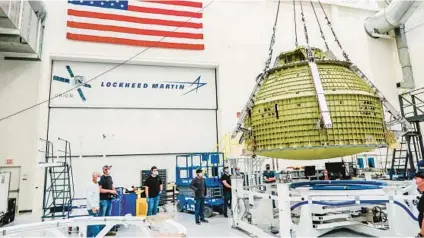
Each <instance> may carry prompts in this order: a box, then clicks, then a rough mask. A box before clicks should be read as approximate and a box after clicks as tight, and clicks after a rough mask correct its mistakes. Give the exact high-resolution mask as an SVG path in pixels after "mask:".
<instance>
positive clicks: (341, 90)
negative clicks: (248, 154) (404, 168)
mask: <svg viewBox="0 0 424 238" xmlns="http://www.w3.org/2000/svg"><path fill="white" fill-rule="evenodd" d="M314 53H315V54H316V64H317V67H318V72H319V76H320V80H321V84H322V87H323V89H324V95H325V101H326V104H327V106H328V109H329V113H330V118H331V121H332V128H324V127H323V124H322V120H321V118H322V116H321V108H320V106H319V103H318V99H317V90H316V85H315V84H316V83H314V80H313V78H312V74H311V69H310V67H309V64H308V61H307V60H306V50H305V48H298V49H296V50H295V51H291V52H287V53H283V54H281V55H280V56H279V57H278V59H277V62H278V64H277V65H276V67H274V68H273V69H272V70H271V71H270V72H269V74H268V76H267V77H266V78H265V81H264V83H263V85H262V86H261V88H260V89H259V91H258V93H257V95H256V97H255V103H254V106H253V107H252V110H251V111H250V114H249V116H248V117H247V118H246V120H245V127H248V128H251V132H252V136H251V137H250V138H248V139H247V140H246V143H247V147H248V149H249V150H254V151H255V153H256V154H258V155H263V156H267V157H272V158H281V159H292V160H314V159H328V158H335V157H341V156H347V155H352V154H357V153H361V152H366V151H371V150H373V149H375V148H378V147H384V146H387V142H386V141H387V140H386V138H387V131H386V129H385V128H386V127H385V123H384V115H383V113H384V112H383V108H382V103H381V101H380V99H379V98H378V97H377V96H376V94H375V92H374V91H373V90H372V89H371V88H370V87H369V86H368V85H367V84H366V82H364V81H363V80H362V79H361V78H360V77H359V76H357V75H356V74H355V73H354V72H353V71H351V70H350V69H349V64H348V63H346V62H343V61H336V60H331V59H328V58H327V57H326V55H325V54H324V53H322V52H321V51H319V50H317V49H314Z"/></svg>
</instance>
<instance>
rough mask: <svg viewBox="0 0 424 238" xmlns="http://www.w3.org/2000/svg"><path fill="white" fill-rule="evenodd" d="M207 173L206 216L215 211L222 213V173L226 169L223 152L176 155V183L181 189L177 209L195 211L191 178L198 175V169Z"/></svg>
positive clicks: (178, 188) (179, 189)
mask: <svg viewBox="0 0 424 238" xmlns="http://www.w3.org/2000/svg"><path fill="white" fill-rule="evenodd" d="M199 168H200V169H202V170H203V172H204V173H205V176H204V177H205V182H206V187H207V195H206V197H205V210H204V215H205V217H210V216H212V215H213V212H218V213H220V214H222V212H223V206H224V198H223V196H222V185H221V175H222V173H223V170H224V154H223V153H216V152H211V153H194V154H186V155H178V156H177V157H176V178H177V179H176V185H177V190H178V191H179V193H178V196H177V209H178V211H179V212H183V211H191V212H194V192H193V190H191V189H190V187H189V186H190V182H191V180H192V179H193V178H194V177H196V170H197V169H199Z"/></svg>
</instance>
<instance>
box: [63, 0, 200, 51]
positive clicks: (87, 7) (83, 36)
mask: <svg viewBox="0 0 424 238" xmlns="http://www.w3.org/2000/svg"><path fill="white" fill-rule="evenodd" d="M68 5H69V8H68V20H67V34H66V38H67V39H70V40H78V41H88V42H100V43H111V44H123V45H133V46H142V47H158V48H172V49H184V50H204V49H205V46H204V42H203V24H202V17H203V14H202V13H201V10H202V7H203V6H202V2H201V1H200V0H199V1H174V0H129V1H121V0H116V1H112V0H101V1H100V0H91V1H87V0H69V1H68Z"/></svg>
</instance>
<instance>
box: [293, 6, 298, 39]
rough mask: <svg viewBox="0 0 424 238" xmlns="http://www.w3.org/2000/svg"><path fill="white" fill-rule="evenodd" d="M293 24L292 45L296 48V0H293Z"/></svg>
mask: <svg viewBox="0 0 424 238" xmlns="http://www.w3.org/2000/svg"><path fill="white" fill-rule="evenodd" d="M293 22H294V44H295V46H296V47H298V46H299V42H298V41H297V23H296V0H293Z"/></svg>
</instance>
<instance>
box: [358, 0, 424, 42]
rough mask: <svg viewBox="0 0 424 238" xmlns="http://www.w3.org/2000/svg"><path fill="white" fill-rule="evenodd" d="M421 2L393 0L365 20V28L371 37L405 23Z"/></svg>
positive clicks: (418, 0)
mask: <svg viewBox="0 0 424 238" xmlns="http://www.w3.org/2000/svg"><path fill="white" fill-rule="evenodd" d="M421 3H422V1H420V0H417V1H404V0H393V1H392V2H391V3H390V4H389V6H387V8H386V9H384V10H382V11H380V12H378V13H377V14H376V15H374V16H372V17H369V18H367V19H366V20H365V30H366V31H367V33H368V34H369V35H370V36H372V37H375V33H378V34H385V33H387V32H389V31H391V30H393V29H395V28H397V27H399V26H400V25H403V24H405V23H406V21H408V19H409V18H410V17H411V16H412V14H413V13H414V12H415V10H416V9H417V8H418V7H419V6H420V5H421Z"/></svg>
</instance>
